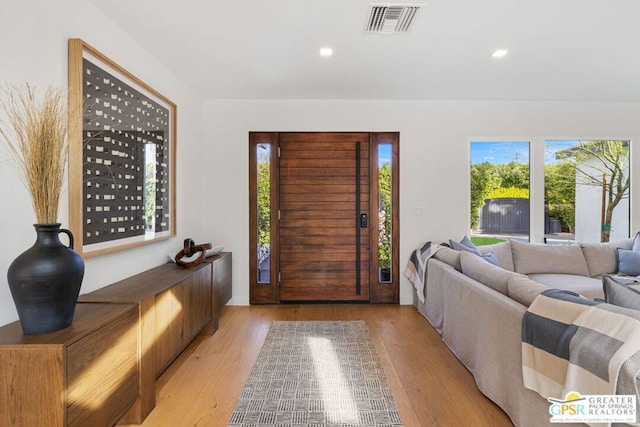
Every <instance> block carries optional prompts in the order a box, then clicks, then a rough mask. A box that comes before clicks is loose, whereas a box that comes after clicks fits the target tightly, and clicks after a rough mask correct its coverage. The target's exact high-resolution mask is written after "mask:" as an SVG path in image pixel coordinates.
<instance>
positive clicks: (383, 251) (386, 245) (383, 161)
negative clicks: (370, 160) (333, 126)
mask: <svg viewBox="0 0 640 427" xmlns="http://www.w3.org/2000/svg"><path fill="white" fill-rule="evenodd" d="M377 160H378V162H377V164H378V281H379V282H380V283H390V282H391V278H392V274H391V273H392V270H391V268H392V263H391V258H392V257H391V254H392V238H391V237H392V230H391V224H392V221H391V219H392V212H391V206H392V203H391V195H392V194H391V189H392V185H391V184H392V178H391V177H392V173H391V172H392V170H391V144H378V159H377Z"/></svg>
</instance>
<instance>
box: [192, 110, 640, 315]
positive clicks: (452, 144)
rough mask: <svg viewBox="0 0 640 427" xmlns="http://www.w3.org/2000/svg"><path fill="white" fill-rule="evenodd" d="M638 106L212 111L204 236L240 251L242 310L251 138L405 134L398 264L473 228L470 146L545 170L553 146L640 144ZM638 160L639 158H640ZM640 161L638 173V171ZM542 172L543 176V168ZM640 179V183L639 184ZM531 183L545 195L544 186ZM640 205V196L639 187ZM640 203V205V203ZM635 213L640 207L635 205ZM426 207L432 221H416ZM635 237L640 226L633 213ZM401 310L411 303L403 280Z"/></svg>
mask: <svg viewBox="0 0 640 427" xmlns="http://www.w3.org/2000/svg"><path fill="white" fill-rule="evenodd" d="M639 116H640V103H584V102H582V103H571V102H500V101H496V102H481V101H375V100H371V101H323V100H301V101H298V100H290V101H287V100H273V101H250V100H249V101H244V100H229V101H224V100H221V101H213V100H210V101H205V106H204V123H205V124H204V126H205V133H204V134H205V139H204V142H205V147H204V148H203V150H204V151H203V157H204V158H205V161H206V163H207V164H208V172H207V174H206V176H207V180H208V183H209V184H210V185H209V186H207V188H206V191H205V192H204V193H203V199H204V215H203V217H204V218H205V224H204V227H205V229H206V234H207V235H211V236H213V237H212V240H214V241H215V242H216V243H219V244H223V245H224V246H225V248H226V250H231V251H233V258H234V262H233V300H232V303H234V304H247V303H248V295H249V286H248V281H249V273H248V265H249V260H248V257H249V255H248V253H249V248H248V241H249V237H248V226H249V218H248V199H249V196H248V194H249V193H248V191H249V190H248V183H247V177H248V132H249V131H399V132H400V263H401V266H400V267H401V269H404V264H405V263H406V261H407V259H408V258H409V255H410V253H411V251H412V250H413V249H414V248H416V247H418V245H419V244H420V243H422V242H423V241H425V240H433V241H438V240H447V239H449V238H456V239H459V238H461V237H462V236H463V235H464V234H465V233H467V232H468V228H469V208H468V205H469V196H468V191H469V190H468V189H469V184H468V182H469V142H470V141H471V140H491V139H500V140H505V139H511V138H513V139H515V140H519V141H522V140H529V141H532V143H533V148H532V160H531V161H532V162H544V146H543V144H544V140H545V139H617V138H619V139H629V140H631V141H632V145H635V144H636V143H638V142H640V122H639V121H638V120H637V117H639ZM635 151H638V152H640V150H635ZM637 157H638V156H637V155H636V156H635V157H634V159H633V167H635V168H638V167H640V162H639V161H638V158H637ZM540 170H542V168H540ZM636 170H640V169H636ZM636 176H637V175H636ZM532 178H533V179H532V182H534V183H536V184H535V185H538V186H540V184H541V183H543V182H544V181H543V179H542V177H541V176H533V177H532ZM632 186H633V187H632V188H635V192H634V194H633V196H635V195H636V194H637V193H638V190H640V188H638V187H640V182H638V179H637V178H635V177H634V181H633V183H632ZM635 200H638V199H637V198H636V199H635ZM543 203H544V196H543V194H542V192H541V191H540V192H537V193H536V192H535V191H534V192H532V207H531V208H532V210H538V211H540V215H539V218H536V219H535V220H534V224H533V225H534V226H533V227H532V230H533V231H532V239H533V240H536V241H541V239H542V233H543V231H544V227H543V221H544V219H543V214H542V212H543V209H542V204H543ZM636 205H637V204H636ZM417 207H424V208H425V212H426V214H425V215H424V216H416V215H414V210H415V208H417ZM632 217H633V221H632V229H633V230H635V229H637V228H638V226H639V225H640V221H639V220H638V219H639V212H638V209H637V208H634V212H633V213H632ZM400 300H401V303H403V304H408V303H411V300H412V294H411V289H410V284H409V282H408V281H407V280H406V279H404V278H402V282H401V290H400Z"/></svg>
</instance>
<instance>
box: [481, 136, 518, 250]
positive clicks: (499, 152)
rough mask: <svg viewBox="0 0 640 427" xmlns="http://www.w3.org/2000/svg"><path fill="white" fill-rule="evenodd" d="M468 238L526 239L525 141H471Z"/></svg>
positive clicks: (489, 240)
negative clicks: (469, 231) (469, 233)
mask: <svg viewBox="0 0 640 427" xmlns="http://www.w3.org/2000/svg"><path fill="white" fill-rule="evenodd" d="M470 176H471V182H470V184H471V185H470V188H471V195H470V207H471V212H470V219H471V224H470V230H471V240H472V241H473V242H474V243H475V244H476V245H488V244H492V243H497V242H501V241H504V240H505V239H507V238H511V239H514V238H515V239H522V240H525V241H528V240H529V223H530V219H529V212H530V204H529V142H516V141H511V142H484V141H482V142H471V174H470Z"/></svg>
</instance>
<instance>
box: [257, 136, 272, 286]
mask: <svg viewBox="0 0 640 427" xmlns="http://www.w3.org/2000/svg"><path fill="white" fill-rule="evenodd" d="M255 147H256V159H257V163H256V176H257V188H256V193H257V195H258V200H257V201H258V206H257V210H258V212H257V215H258V229H257V236H256V238H257V242H258V246H257V248H256V250H257V257H258V262H257V265H258V273H257V278H258V283H269V282H270V276H271V268H270V257H271V144H270V143H261V144H257V145H256V146H255Z"/></svg>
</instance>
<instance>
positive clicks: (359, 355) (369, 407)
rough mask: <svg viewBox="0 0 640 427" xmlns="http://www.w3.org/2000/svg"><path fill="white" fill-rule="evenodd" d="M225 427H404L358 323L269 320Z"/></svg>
mask: <svg viewBox="0 0 640 427" xmlns="http://www.w3.org/2000/svg"><path fill="white" fill-rule="evenodd" d="M228 426H252V427H266V426H270V427H273V426H283V427H284V426H295V427H323V426H358V427H361V426H372V427H373V426H376V427H382V426H386V427H391V426H394V427H397V426H402V421H401V420H400V416H399V415H398V411H397V408H396V404H395V402H394V400H393V396H392V395H391V391H390V389H389V385H388V383H387V379H386V377H385V375H384V372H383V370H382V364H381V363H380V359H379V357H378V355H377V353H376V349H375V347H374V345H373V341H372V340H371V335H369V330H368V329H367V325H366V324H365V323H364V322H363V321H355V322H280V321H276V322H273V324H272V325H271V328H270V329H269V333H268V334H267V338H266V341H265V343H264V346H263V347H262V350H261V351H260V354H259V356H258V359H257V360H256V362H255V364H254V366H253V368H252V369H251V373H250V374H249V379H248V380H247V383H246V384H245V386H244V389H243V390H242V394H241V395H240V399H239V400H238V403H237V404H236V407H235V409H234V411H233V414H232V416H231V419H230V420H229V423H228Z"/></svg>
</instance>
